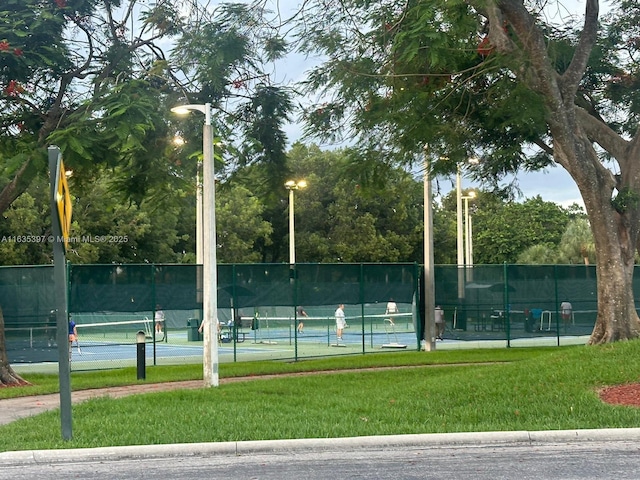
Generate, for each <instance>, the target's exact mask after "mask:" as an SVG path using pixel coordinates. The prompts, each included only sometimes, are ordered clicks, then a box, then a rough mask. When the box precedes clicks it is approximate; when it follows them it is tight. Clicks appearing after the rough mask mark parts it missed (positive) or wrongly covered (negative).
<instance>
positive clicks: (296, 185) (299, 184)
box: [284, 180, 307, 266]
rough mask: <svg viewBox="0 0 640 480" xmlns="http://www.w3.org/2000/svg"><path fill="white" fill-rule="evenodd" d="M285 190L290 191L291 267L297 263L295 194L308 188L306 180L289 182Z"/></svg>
mask: <svg viewBox="0 0 640 480" xmlns="http://www.w3.org/2000/svg"><path fill="white" fill-rule="evenodd" d="M284 186H285V188H286V189H287V190H289V265H290V266H292V265H295V263H296V231H295V222H294V218H295V217H294V204H293V192H294V191H295V190H300V189H301V188H306V186H307V182H306V180H299V181H295V180H289V181H288V182H286V183H285V184H284Z"/></svg>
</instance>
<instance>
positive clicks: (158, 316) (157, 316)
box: [155, 305, 164, 333]
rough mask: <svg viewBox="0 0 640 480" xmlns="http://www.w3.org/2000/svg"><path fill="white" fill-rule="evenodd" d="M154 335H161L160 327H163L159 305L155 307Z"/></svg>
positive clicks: (162, 317)
mask: <svg viewBox="0 0 640 480" xmlns="http://www.w3.org/2000/svg"><path fill="white" fill-rule="evenodd" d="M155 321H156V333H162V327H164V312H163V311H162V309H161V308H160V305H156V314H155Z"/></svg>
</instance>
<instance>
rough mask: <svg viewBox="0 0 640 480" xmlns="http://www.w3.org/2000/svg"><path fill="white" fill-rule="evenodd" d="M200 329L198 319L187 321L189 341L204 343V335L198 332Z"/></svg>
mask: <svg viewBox="0 0 640 480" xmlns="http://www.w3.org/2000/svg"><path fill="white" fill-rule="evenodd" d="M199 327H200V320H198V319H197V318H190V319H189V320H187V341H189V342H200V341H202V334H201V333H200V332H199V331H198V328H199Z"/></svg>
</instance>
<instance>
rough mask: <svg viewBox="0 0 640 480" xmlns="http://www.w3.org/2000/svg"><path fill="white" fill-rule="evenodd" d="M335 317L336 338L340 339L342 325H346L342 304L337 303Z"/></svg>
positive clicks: (342, 329)
mask: <svg viewBox="0 0 640 480" xmlns="http://www.w3.org/2000/svg"><path fill="white" fill-rule="evenodd" d="M335 317H336V335H337V337H338V340H342V332H343V331H344V327H346V326H347V321H346V318H345V316H344V304H342V303H341V304H340V305H338V308H337V309H336V313H335Z"/></svg>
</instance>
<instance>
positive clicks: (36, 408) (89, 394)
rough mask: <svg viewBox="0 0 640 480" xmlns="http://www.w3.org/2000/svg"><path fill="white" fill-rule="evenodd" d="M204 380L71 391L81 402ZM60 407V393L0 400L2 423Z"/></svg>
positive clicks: (198, 384)
mask: <svg viewBox="0 0 640 480" xmlns="http://www.w3.org/2000/svg"><path fill="white" fill-rule="evenodd" d="M202 386H203V383H202V380H191V381H185V382H167V383H149V384H136V385H127V386H124V387H109V388H95V389H91V390H79V391H77V392H71V402H72V403H79V402H83V401H85V400H88V399H90V398H96V397H105V396H107V397H112V398H120V397H125V396H127V395H134V394H139V393H151V392H163V391H167V390H176V389H186V388H190V389H194V388H202ZM59 407H60V394H59V393H52V394H50V395H35V396H30V397H17V398H6V399H2V400H0V425H6V424H7V423H11V422H13V421H15V420H19V419H21V418H25V417H30V416H32V415H37V414H39V413H42V412H46V411H47V410H54V409H56V408H59Z"/></svg>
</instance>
